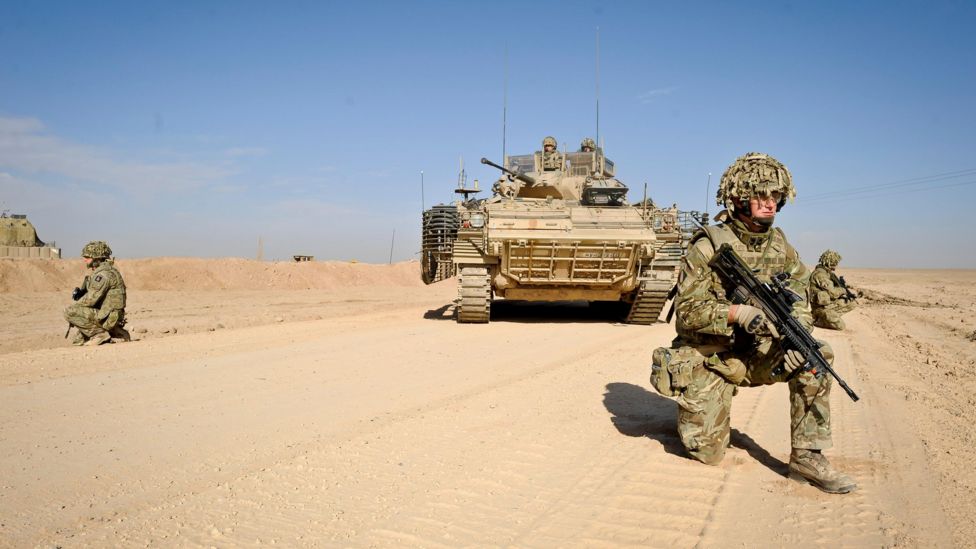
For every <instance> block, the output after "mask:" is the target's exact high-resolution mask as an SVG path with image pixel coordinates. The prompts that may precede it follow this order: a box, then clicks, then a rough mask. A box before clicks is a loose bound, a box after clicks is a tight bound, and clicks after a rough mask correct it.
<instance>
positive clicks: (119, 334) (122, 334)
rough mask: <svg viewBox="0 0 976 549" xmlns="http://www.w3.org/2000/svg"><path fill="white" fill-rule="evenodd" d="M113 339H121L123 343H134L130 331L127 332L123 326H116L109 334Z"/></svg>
mask: <svg viewBox="0 0 976 549" xmlns="http://www.w3.org/2000/svg"><path fill="white" fill-rule="evenodd" d="M109 335H111V336H112V339H121V340H122V341H132V336H131V335H130V334H129V330H126V329H125V328H123V327H122V326H116V327H114V328H112V330H111V331H110V332H109Z"/></svg>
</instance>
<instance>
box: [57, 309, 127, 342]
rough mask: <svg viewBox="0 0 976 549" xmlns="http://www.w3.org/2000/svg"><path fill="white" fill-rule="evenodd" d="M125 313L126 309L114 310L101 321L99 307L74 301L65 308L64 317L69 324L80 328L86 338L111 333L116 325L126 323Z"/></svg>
mask: <svg viewBox="0 0 976 549" xmlns="http://www.w3.org/2000/svg"><path fill="white" fill-rule="evenodd" d="M124 315H125V312H124V311H113V312H112V313H110V314H109V315H108V317H106V318H105V319H104V320H102V321H101V322H99V320H98V309H95V308H92V307H85V306H82V305H79V304H77V303H72V304H71V305H68V307H67V308H65V310H64V319H65V320H67V321H68V324H71V325H72V326H74V327H75V328H78V331H79V332H81V334H82V335H84V336H85V338H91V337H92V336H94V335H96V334H100V333H102V332H109V333H111V332H112V331H114V330H115V329H116V327H119V326H120V325H121V324H123V323H124V321H123V318H124Z"/></svg>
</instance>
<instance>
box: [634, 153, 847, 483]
mask: <svg viewBox="0 0 976 549" xmlns="http://www.w3.org/2000/svg"><path fill="white" fill-rule="evenodd" d="M794 196H796V190H795V189H794V187H793V182H792V178H791V176H790V173H789V171H788V170H787V169H786V167H785V166H784V165H783V164H781V163H780V162H779V161H777V160H776V159H774V158H773V157H771V156H768V155H766V154H761V153H749V154H746V155H745V156H742V157H740V158H738V159H737V160H736V161H735V162H734V163H733V164H732V165H731V166H729V168H728V169H727V170H726V171H725V173H724V174H723V175H722V181H721V183H720V185H719V190H718V203H719V204H720V205H724V206H725V208H726V210H725V211H723V212H722V213H720V214H719V216H718V218H717V219H718V220H719V221H720V223H719V224H718V225H717V226H711V227H706V228H704V230H702V231H699V232H698V233H697V234H696V235H695V236H694V237H693V238H692V242H691V245H690V247H689V249H688V253H687V255H686V257H685V258H684V259H683V262H682V271H681V275H680V277H679V282H678V287H677V292H678V293H677V297H676V298H675V301H674V303H675V312H676V316H677V321H676V329H677V337H676V338H675V340H674V342H673V343H672V346H671V348H659V349H656V350H655V351H654V366H653V369H652V374H651V382H652V384H653V385H654V386H655V388H656V389H657V390H658V391H660V392H661V393H662V394H664V395H666V396H669V397H673V398H674V399H675V400H676V401H677V403H678V434H679V435H680V437H681V442H682V444H683V445H684V447H685V449H686V450H687V451H688V453H689V454H690V455H691V456H692V457H694V458H695V459H697V460H699V461H701V462H703V463H707V464H709V465H716V464H718V463H719V462H720V461H721V460H722V458H723V457H724V455H725V450H726V448H727V447H728V445H729V438H730V431H729V417H730V413H731V409H732V397H733V396H734V395H735V394H736V393H737V392H738V390H739V387H755V386H759V385H770V384H773V383H778V382H788V383H789V388H790V412H791V414H790V418H791V421H790V423H791V442H792V447H793V450H792V452H791V454H790V464H789V474H790V477H791V478H793V479H795V480H802V481H806V482H809V483H811V484H813V485H814V486H817V487H818V488H820V489H821V490H823V491H825V492H830V493H847V492H850V491H851V490H853V489H854V488H855V487H856V484H855V483H854V481H853V480H852V479H851V478H850V477H848V476H847V475H845V474H843V473H841V472H839V471H837V470H836V469H834V468H833V466H832V465H831V464H830V463H829V462H828V461H827V458H826V457H825V456H824V455H823V454H822V453H821V451H822V450H825V449H827V448H830V447H831V446H832V441H831V433H830V402H829V396H830V387H831V383H832V380H831V378H830V377H827V376H821V377H818V376H817V375H815V373H814V371H812V370H809V369H807V368H806V365H807V359H806V358H805V357H804V356H803V354H801V353H800V352H799V351H797V350H794V349H790V350H785V349H784V347H783V343H782V342H781V340H780V335H779V334H778V333H775V330H776V328H775V326H774V325H773V323H771V322H769V320H768V319H767V318H766V316H765V315H764V313H763V310H762V309H760V308H758V307H755V306H752V305H748V304H745V303H741V304H735V303H733V299H732V298H733V292H734V291H735V287H733V285H732V284H731V282H730V281H728V280H723V279H722V278H721V277H720V276H719V274H718V273H717V272H716V271H715V270H714V269H713V268H712V266H711V265H710V261H711V260H712V259H713V256H715V255H716V251H717V250H718V249H719V247H720V246H722V245H723V244H728V245H729V246H730V247H731V249H732V251H734V252H735V255H736V256H738V257H739V258H741V260H742V261H743V262H744V263H745V265H746V266H747V267H748V269H750V270H751V271H752V272H753V273H755V277H756V278H757V279H758V280H760V281H762V282H764V283H770V282H771V280H772V277H773V275H776V274H779V273H787V274H788V275H789V278H785V282H781V284H782V286H783V288H784V291H789V292H790V293H795V294H796V295H795V299H794V302H793V303H792V304H791V306H790V307H791V308H792V316H793V317H794V318H795V319H797V320H798V321H799V325H798V327H799V328H800V329H806V330H809V329H810V326H811V324H812V320H811V316H810V307H809V305H808V304H807V300H806V295H807V285H808V283H809V278H810V271H809V270H808V269H807V268H806V267H805V266H804V265H803V263H802V262H801V261H800V257H799V254H798V253H797V252H796V250H795V249H794V248H793V247H792V246H791V245H790V244H789V243H788V242H787V241H786V236H785V235H784V234H783V231H782V230H780V229H778V228H774V227H773V220H774V218H775V216H776V213H777V212H778V211H779V210H780V209H781V208H782V207H783V205H784V204H786V201H787V199H792V198H793V197H794ZM787 311H789V309H787ZM787 316H789V312H787ZM809 339H810V340H811V341H813V343H814V345H819V346H820V347H819V350H817V349H816V347H814V348H813V349H812V351H813V352H815V353H819V354H820V359H821V360H823V359H826V360H824V363H829V361H832V359H833V352H832V351H831V349H830V347H829V346H828V345H827V344H826V343H823V342H817V341H816V340H813V339H812V338H809ZM845 388H846V387H845ZM850 393H851V396H852V398H856V395H853V392H852V391H851V392H850Z"/></svg>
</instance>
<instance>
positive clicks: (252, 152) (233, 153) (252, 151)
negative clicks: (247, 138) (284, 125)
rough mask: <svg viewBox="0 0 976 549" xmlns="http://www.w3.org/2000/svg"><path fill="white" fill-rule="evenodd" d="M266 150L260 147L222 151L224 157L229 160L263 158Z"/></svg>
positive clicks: (234, 148) (266, 152)
mask: <svg viewBox="0 0 976 549" xmlns="http://www.w3.org/2000/svg"><path fill="white" fill-rule="evenodd" d="M266 154H268V150H267V149H265V148H262V147H233V148H230V149H227V150H225V151H224V156H229V157H231V158H241V157H254V156H264V155H266Z"/></svg>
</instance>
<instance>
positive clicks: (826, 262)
mask: <svg viewBox="0 0 976 549" xmlns="http://www.w3.org/2000/svg"><path fill="white" fill-rule="evenodd" d="M840 259H841V257H840V254H839V253H837V252H835V251H833V250H827V251H825V252H824V253H822V254H820V264H821V265H823V266H824V267H831V268H833V267H836V266H837V265H838V264H839V263H840Z"/></svg>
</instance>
